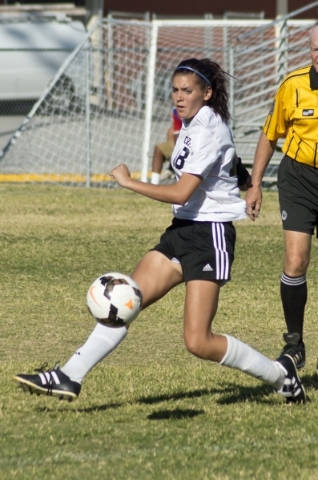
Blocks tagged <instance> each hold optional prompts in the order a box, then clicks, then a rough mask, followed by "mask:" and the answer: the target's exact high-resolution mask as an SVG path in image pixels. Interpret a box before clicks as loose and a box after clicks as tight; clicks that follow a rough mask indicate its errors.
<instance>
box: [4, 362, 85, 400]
mask: <svg viewBox="0 0 318 480" xmlns="http://www.w3.org/2000/svg"><path fill="white" fill-rule="evenodd" d="M46 367H47V364H44V365H42V367H40V368H39V369H36V370H35V371H36V372H39V373H38V374H36V375H26V374H24V373H19V374H18V375H16V376H15V377H13V379H14V380H15V381H16V382H18V384H19V386H20V387H22V389H23V390H26V391H29V392H30V393H36V394H37V395H49V396H51V395H53V396H56V397H59V399H60V400H63V399H65V400H68V401H69V402H71V401H72V400H75V399H76V398H77V397H78V396H79V394H80V391H81V387H82V386H81V384H80V383H78V382H74V381H73V380H71V379H70V378H69V377H68V376H67V375H65V374H64V373H63V372H62V371H61V370H60V368H59V364H58V363H57V364H56V365H55V366H54V368H52V369H51V370H44V369H45V368H46Z"/></svg>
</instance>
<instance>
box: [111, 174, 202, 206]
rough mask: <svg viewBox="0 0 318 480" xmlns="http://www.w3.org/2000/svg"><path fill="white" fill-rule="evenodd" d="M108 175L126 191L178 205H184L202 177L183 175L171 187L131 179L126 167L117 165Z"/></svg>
mask: <svg viewBox="0 0 318 480" xmlns="http://www.w3.org/2000/svg"><path fill="white" fill-rule="evenodd" d="M110 175H111V176H112V177H113V178H115V180H116V181H117V182H118V184H119V185H120V186H121V187H124V188H128V190H132V191H133V192H136V193H139V194H141V195H144V196H146V197H149V198H152V199H153V200H158V201H159V202H164V203H171V204H173V203H175V204H178V205H184V204H185V203H186V202H187V201H188V200H189V198H190V196H191V195H192V193H193V192H194V190H195V189H196V188H197V187H198V186H199V184H200V183H201V181H202V177H200V176H199V175H192V174H190V173H183V174H182V176H181V178H180V180H179V181H178V182H177V183H174V184H172V185H153V184H151V183H145V182H140V181H139V180H134V179H133V178H131V177H130V172H129V170H128V168H127V167H126V165H118V166H117V167H115V168H114V169H113V170H112V171H111V172H110Z"/></svg>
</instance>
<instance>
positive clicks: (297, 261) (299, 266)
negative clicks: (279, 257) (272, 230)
mask: <svg viewBox="0 0 318 480" xmlns="http://www.w3.org/2000/svg"><path fill="white" fill-rule="evenodd" d="M308 265H309V257H307V256H305V255H302V254H301V253H300V252H299V253H298V252H293V253H292V254H289V255H286V258H285V265H284V271H285V273H286V274H287V275H290V276H291V277H297V276H300V275H305V273H306V272H307V268H308Z"/></svg>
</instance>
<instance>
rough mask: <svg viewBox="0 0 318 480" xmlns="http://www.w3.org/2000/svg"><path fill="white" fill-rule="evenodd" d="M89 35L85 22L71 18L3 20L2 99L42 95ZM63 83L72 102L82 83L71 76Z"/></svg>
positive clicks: (0, 46) (0, 35) (0, 44)
mask: <svg viewBox="0 0 318 480" xmlns="http://www.w3.org/2000/svg"><path fill="white" fill-rule="evenodd" d="M86 34H87V32H86V29H85V27H84V25H83V23H82V22H79V21H67V19H66V21H58V20H56V19H55V20H50V19H48V20H45V19H43V18H42V19H41V20H38V21H8V22H6V23H4V22H3V23H2V22H1V23H0V101H19V100H21V101H22V100H32V101H35V100H37V99H38V98H40V96H41V95H42V93H43V92H44V90H45V89H46V88H47V86H48V85H49V83H50V82H51V81H52V79H53V78H54V76H55V75H56V73H57V72H58V70H59V68H60V67H61V65H62V64H63V62H64V61H65V59H66V58H67V57H68V56H69V55H70V54H71V53H72V51H73V50H74V49H75V48H76V47H78V45H80V44H81V43H82V42H83V41H84V39H85V37H86ZM61 82H63V87H64V86H65V89H64V90H65V96H67V97H68V98H65V99H64V102H65V101H69V97H70V96H71V95H74V94H75V95H76V89H77V87H78V86H77V85H76V82H74V81H73V79H72V78H70V77H67V76H63V77H61V80H60V85H61ZM62 90H63V89H62ZM59 91H61V89H59ZM61 101H62V99H61ZM62 103H63V101H62Z"/></svg>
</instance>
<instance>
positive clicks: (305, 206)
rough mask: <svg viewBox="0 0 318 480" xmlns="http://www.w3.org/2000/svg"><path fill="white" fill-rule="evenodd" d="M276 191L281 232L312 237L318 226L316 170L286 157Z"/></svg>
mask: <svg viewBox="0 0 318 480" xmlns="http://www.w3.org/2000/svg"><path fill="white" fill-rule="evenodd" d="M277 187H278V193H279V205H280V213H281V218H282V223H283V229H284V230H292V231H295V232H304V233H309V234H310V235H313V233H314V230H315V227H316V226H317V223H318V169H317V168H313V167H310V166H309V165H304V164H302V163H299V162H296V161H295V160H292V159H291V158H289V157H287V156H286V155H285V157H284V158H283V159H282V161H281V163H280V166H279V169H278V182H277Z"/></svg>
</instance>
